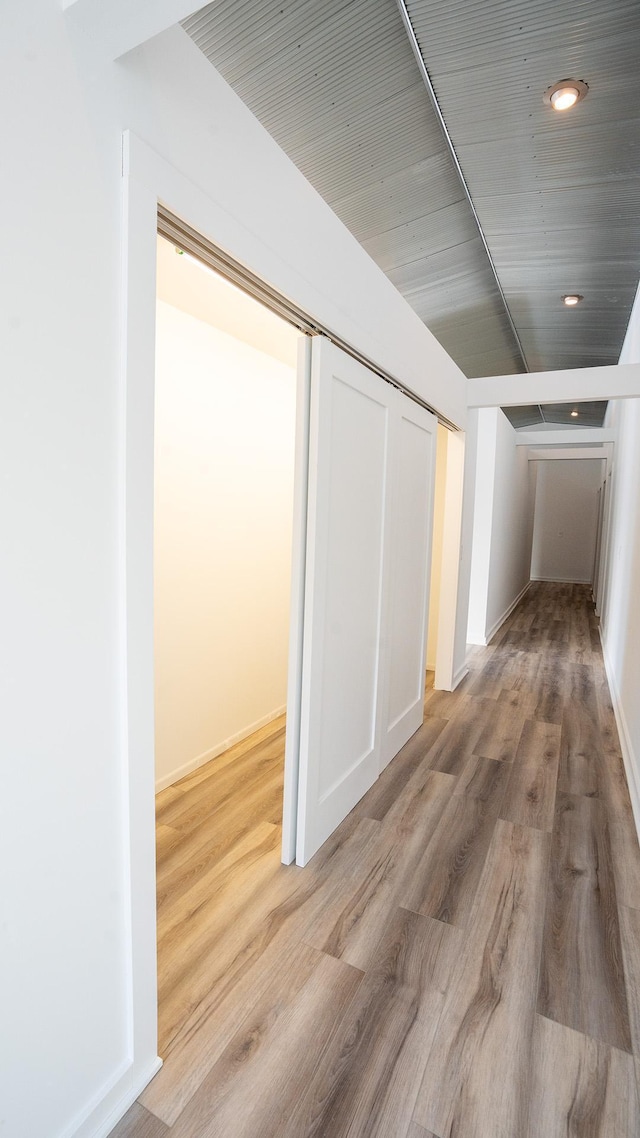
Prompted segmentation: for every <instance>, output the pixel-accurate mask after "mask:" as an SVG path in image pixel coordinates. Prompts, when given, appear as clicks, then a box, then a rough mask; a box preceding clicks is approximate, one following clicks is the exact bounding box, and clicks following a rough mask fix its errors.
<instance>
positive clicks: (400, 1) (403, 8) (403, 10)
mask: <svg viewBox="0 0 640 1138" xmlns="http://www.w3.org/2000/svg"><path fill="white" fill-rule="evenodd" d="M396 4H397V6H398V11H399V12H400V16H401V17H402V22H403V24H404V27H405V30H406V33H407V36H408V37H409V42H410V44H411V48H412V50H413V54H414V56H415V58H416V62H417V64H418V68H419V71H420V75H421V77H422V80H423V82H424V85H425V87H426V89H427V94H428V95H429V98H430V100H431V104H432V106H433V109H434V112H435V114H436V117H437V119H438V122H439V123H440V127H441V129H442V133H443V135H444V139H445V142H446V144H447V148H448V150H449V153H450V155H451V160H452V162H453V164H454V166H455V170H456V173H457V175H458V178H459V179H460V185H461V186H462V189H463V191H464V195H465V197H466V199H467V202H468V203H469V208H470V210H471V213H472V214H473V219H474V221H475V223H476V226H477V228H478V233H479V235H480V240H481V241H482V244H483V246H484V251H485V253H486V255H487V259H488V261H489V265H490V266H491V272H492V273H493V276H494V278H495V282H496V286H497V288H498V292H499V293H500V298H501V300H502V303H503V305H504V310H505V313H506V316H507V320H508V321H509V325H510V328H511V331H512V333H513V337H514V339H515V342H516V344H517V347H518V351H519V353H520V356H521V357H522V362H523V364H524V367H525V371H527V372H528V371H529V364H528V363H527V357H526V355H525V351H524V348H523V346H522V341H521V339H520V336H519V335H518V330H517V328H516V326H515V323H514V321H513V317H512V315H511V311H510V309H509V305H508V303H507V298H506V296H505V294H504V289H503V288H502V284H501V283H500V278H499V276H498V270H497V269H496V266H495V262H494V260H493V257H492V256H491V250H490V249H489V245H488V243H487V239H486V237H485V235H484V230H483V228H482V225H481V223H480V218H479V217H478V213H477V210H476V207H475V205H474V203H473V198H472V197H471V191H470V190H469V186H468V185H467V180H466V178H465V176H464V174H463V172H462V167H461V165H460V162H459V160H458V155H457V153H456V149H455V146H454V144H453V139H452V138H451V135H450V134H449V130H448V128H447V124H446V122H445V120H444V116H443V114H442V111H441V109H440V103H439V102H438V97H437V95H436V92H435V88H434V86H433V83H432V82H431V76H430V75H429V71H428V69H427V65H426V63H425V61H424V58H423V55H422V52H421V50H420V44H419V43H418V37H417V36H416V33H415V31H414V28H413V24H412V23H411V16H410V15H409V9H408V7H407V4H406V0H396Z"/></svg>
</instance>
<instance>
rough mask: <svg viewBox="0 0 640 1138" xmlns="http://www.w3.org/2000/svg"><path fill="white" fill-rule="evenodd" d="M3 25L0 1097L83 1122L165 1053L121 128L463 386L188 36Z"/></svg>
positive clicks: (94, 1128) (329, 299)
mask: <svg viewBox="0 0 640 1138" xmlns="http://www.w3.org/2000/svg"><path fill="white" fill-rule="evenodd" d="M126 18H127V16H126V9H125V10H124V15H123V19H126ZM2 25H3V26H2V33H3V34H2V36H1V37H0V57H1V62H2V66H1V67H0V92H1V95H2V104H3V106H4V107H6V108H10V109H11V113H7V114H4V115H3V119H2V132H3V153H4V154H5V155H11V164H10V169H9V170H8V173H7V176H6V177H5V179H4V181H3V217H4V219H5V221H6V225H5V229H4V232H3V242H2V267H3V272H2V289H3V293H2V297H1V298H0V304H1V311H2V314H3V329H4V336H3V360H2V366H3V372H2V385H1V394H0V398H1V401H2V407H1V409H0V410H1V413H0V424H1V426H0V432H1V435H2V437H1V440H0V464H1V478H2V484H3V486H4V488H5V492H4V494H3V495H2V535H3V558H2V593H1V595H2V602H3V608H4V612H3V617H2V628H3V631H2V642H3V651H4V659H5V662H6V663H5V666H6V673H7V674H6V679H5V689H4V690H5V704H4V707H3V709H2V716H1V717H0V752H1V753H2V756H3V759H4V761H3V764H2V771H3V774H2V778H3V786H2V793H1V795H0V800H1V802H2V809H3V818H2V820H1V823H0V834H1V836H2V843H3V850H2V854H1V858H2V866H3V869H4V872H5V875H6V876H7V877H8V878H9V880H8V881H6V882H5V883H4V884H3V890H2V893H3V938H4V939H3V975H4V976H5V977H10V978H11V982H10V984H9V985H7V986H6V989H5V996H4V1000H3V1007H2V1020H3V1030H2V1037H3V1046H4V1047H5V1048H6V1052H7V1053H6V1054H5V1055H4V1056H3V1057H2V1062H0V1081H1V1083H2V1085H1V1087H0V1099H1V1100H2V1120H3V1127H4V1131H5V1132H6V1134H7V1135H11V1138H34V1136H36V1135H37V1136H38V1138H54V1136H55V1138H70V1136H71V1135H77V1136H81V1135H83V1136H85V1138H86V1136H88V1135H96V1134H98V1133H99V1132H100V1133H104V1132H105V1127H107V1126H108V1125H109V1124H110V1123H113V1122H114V1121H115V1119H116V1117H117V1115H118V1114H119V1113H120V1112H121V1111H122V1110H123V1109H124V1107H125V1105H127V1103H128V1101H130V1100H131V1099H132V1098H133V1097H134V1096H135V1095H136V1093H137V1092H138V1091H139V1090H140V1087H141V1085H142V1084H143V1083H144V1082H145V1081H146V1080H147V1079H148V1078H149V1076H150V1074H151V1072H152V1070H153V1069H154V1062H155V1055H154V1053H153V1052H152V1050H151V1046H150V1045H148V1046H147V1045H145V1047H144V1048H143V1049H142V1050H138V1048H137V1045H136V1044H135V1039H136V1033H135V1023H134V1021H133V1018H132V1008H133V1002H132V980H131V977H132V970H133V969H134V967H135V968H137V969H138V971H141V970H142V971H144V968H145V967H146V962H145V961H142V962H141V963H140V962H138V961H136V960H135V959H134V948H133V945H132V940H131V922H132V907H131V901H130V883H131V877H130V859H131V848H132V844H133V845H135V835H131V834H130V833H129V830H128V790H127V786H128V778H129V767H131V769H132V771H133V773H134V775H135V770H136V764H137V762H138V761H139V756H138V755H137V754H136V753H128V751H127V744H126V740H127V721H128V717H129V716H130V715H131V714H132V712H133V711H134V710H135V709H132V708H130V707H128V706H127V699H126V658H125V617H126V607H125V592H124V582H125V549H126V534H125V528H124V517H125V494H124V486H125V479H124V453H125V450H124V440H125V433H124V428H125V423H124V405H125V392H124V390H123V387H122V381H121V374H122V372H121V346H122V332H123V329H122V324H121V311H122V300H123V283H122V280H121V263H120V253H121V245H122V241H123V231H122V189H123V181H122V168H123V163H122V133H123V131H124V130H126V129H129V130H132V131H133V132H135V134H136V135H137V136H138V137H140V138H142V139H144V140H145V141H146V143H147V144H148V145H149V146H150V147H151V148H153V150H154V151H155V152H157V153H158V154H160V155H162V156H163V158H164V159H165V160H166V161H167V162H169V163H171V164H172V165H173V166H174V167H175V168H177V169H178V170H179V171H181V172H182V173H183V175H184V176H185V178H187V179H188V180H189V182H190V184H191V185H193V186H195V187H201V190H202V196H203V200H206V201H207V203H208V209H209V211H210V215H211V216H212V217H215V219H216V222H215V225H212V226H211V232H210V236H212V237H213V239H214V240H217V241H218V243H219V244H221V245H222V246H223V247H225V248H227V249H228V250H229V252H231V253H232V254H233V255H234V256H236V257H238V258H239V259H240V260H242V261H243V262H245V263H246V264H247V265H248V266H249V267H250V268H252V269H253V270H254V271H255V272H257V273H258V274H259V275H262V276H264V277H265V278H266V279H268V280H270V281H271V283H272V284H274V285H275V286H276V287H278V288H280V289H281V290H282V291H283V292H284V293H285V294H287V295H290V296H292V297H294V298H295V299H296V300H298V302H299V303H301V304H302V305H303V306H304V307H306V308H307V309H308V310H309V311H310V312H311V313H312V314H315V315H317V316H318V318H321V319H323V321H324V322H326V323H327V324H329V325H330V326H332V327H333V328H334V329H335V330H336V332H338V333H339V334H340V335H342V336H343V337H344V338H345V339H347V340H350V341H353V342H355V343H356V344H357V346H359V347H361V349H362V350H364V351H366V352H367V354H369V355H370V356H373V357H374V358H376V357H378V356H379V357H380V360H381V362H382V363H383V364H384V365H385V366H387V367H388V368H389V370H392V371H394V372H395V373H397V374H399V375H401V376H402V377H403V378H405V380H406V381H407V382H408V383H409V384H410V385H412V384H413V385H415V386H416V387H417V388H420V389H421V390H422V391H423V393H424V395H425V398H427V399H428V400H429V401H430V402H431V403H433V404H435V405H436V406H437V407H438V408H439V409H441V410H443V411H444V413H445V414H448V415H449V417H450V418H452V419H454V420H456V421H459V422H461V423H463V422H464V414H465V411H464V403H465V390H464V388H465V385H464V381H463V378H462V376H461V373H460V372H459V370H458V369H457V368H456V367H455V365H454V364H453V363H452V362H451V361H450V360H449V359H448V357H447V356H446V353H444V352H443V350H442V349H441V348H440V347H439V345H438V344H437V343H436V341H435V340H434V338H433V337H432V336H430V334H429V333H428V332H427V331H426V329H425V328H424V326H423V325H422V324H421V322H420V321H419V319H418V318H417V316H415V315H414V314H413V313H412V312H411V310H410V309H409V307H408V306H407V305H406V304H405V303H404V301H403V300H402V299H401V298H400V297H399V295H398V294H397V293H396V292H395V290H394V289H393V288H392V286H391V285H390V283H389V282H388V281H387V280H386V278H385V277H384V276H383V274H382V273H381V272H380V271H379V270H378V269H377V267H376V266H375V265H374V264H373V262H372V261H371V260H370V259H369V258H368V257H367V255H366V254H365V253H364V252H363V250H362V249H361V248H360V247H359V246H358V245H357V243H356V242H355V240H354V239H353V238H352V237H350V235H349V234H348V233H347V231H346V230H345V229H344V227H343V226H342V225H341V224H340V223H339V222H338V221H337V219H336V218H335V217H334V216H333V214H332V213H331V211H330V210H329V209H328V207H327V206H325V205H324V203H323V202H322V201H321V200H320V198H319V197H318V195H317V194H316V193H315V191H314V190H312V188H311V187H310V186H309V185H308V184H307V183H306V182H305V180H304V178H303V177H302V175H301V174H300V173H299V172H298V171H297V170H296V169H295V167H294V166H293V165H292V163H291V162H289V161H288V159H286V158H285V157H284V155H283V154H282V153H281V152H280V151H279V150H278V148H277V146H276V145H275V143H273V142H272V141H271V140H270V139H269V138H268V136H267V135H266V134H265V132H264V131H263V130H262V129H261V128H260V126H259V124H257V122H256V121H255V120H254V119H253V118H252V116H251V115H250V114H249V112H248V111H247V110H246V109H245V108H244V107H243V106H242V104H241V103H240V101H239V100H238V99H237V98H236V97H235V96H234V95H233V93H232V92H231V91H230V90H229V89H228V87H227V86H226V85H225V83H224V82H223V81H222V79H220V78H219V77H218V76H217V75H216V73H215V72H214V71H213V69H212V68H211V67H210V65H209V64H208V63H207V61H206V60H205V59H204V57H203V56H202V55H201V54H200V53H199V52H198V51H197V49H196V48H195V46H194V45H193V44H192V43H191V42H190V41H189V39H188V37H187V36H186V35H185V34H184V33H183V32H182V31H181V30H180V29H178V28H175V29H173V30H171V31H169V32H167V33H164V34H162V35H160V36H158V37H157V38H156V39H154V40H153V41H150V42H149V43H148V44H147V45H146V46H145V47H143V48H141V49H137V50H136V51H134V52H132V53H131V54H130V55H129V56H127V57H126V58H125V59H123V60H120V61H118V62H117V63H113V64H105V63H104V61H103V59H102V58H101V56H100V53H99V52H98V51H97V50H96V49H95V45H94V44H93V43H92V42H91V41H90V40H89V39H86V38H83V36H82V34H81V33H80V32H79V31H78V30H77V29H76V28H75V27H72V26H71V24H70V22H69V20H68V18H67V17H66V16H65V13H64V12H63V10H62V5H61V4H59V3H58V2H57V0H31V2H30V3H29V4H24V3H22V2H21V0H6V2H5V3H4V4H3V11H2ZM168 204H171V203H168ZM187 220H189V218H187ZM151 807H152V800H150V802H149V810H150V809H151ZM145 919H146V920H148V921H150V920H152V915H151V913H150V912H149V913H146V914H145ZM150 975H151V978H152V969H151V971H150ZM150 998H152V993H151V994H150Z"/></svg>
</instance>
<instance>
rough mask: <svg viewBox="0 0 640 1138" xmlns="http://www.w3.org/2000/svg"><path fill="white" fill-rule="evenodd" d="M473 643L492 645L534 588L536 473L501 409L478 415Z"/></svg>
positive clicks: (471, 594)
mask: <svg viewBox="0 0 640 1138" xmlns="http://www.w3.org/2000/svg"><path fill="white" fill-rule="evenodd" d="M477 445H478V449H477V459H476V485H475V509H474V521H473V549H472V554H471V557H472V560H471V582H470V592H469V623H468V633H467V635H468V640H469V642H470V643H471V644H486V643H487V642H488V641H489V640H490V639H491V637H492V636H493V635H494V633H495V632H496V631H497V630H498V628H499V627H500V625H501V624H502V622H503V621H504V620H505V619H506V617H507V616H508V615H509V613H510V612H511V610H512V608H513V607H514V605H515V604H516V602H517V600H518V598H519V597H520V595H521V594H522V592H523V590H524V589H525V588H526V587H527V585H528V583H529V566H530V563H531V540H532V522H533V511H532V494H531V473H530V471H529V463H528V458H527V452H526V448H525V447H519V446H516V432H515V431H514V429H513V427H512V426H511V424H510V422H509V420H508V419H507V417H506V415H504V414H503V412H502V411H501V410H500V409H499V408H498V407H491V408H481V409H480V410H479V412H478V444H477Z"/></svg>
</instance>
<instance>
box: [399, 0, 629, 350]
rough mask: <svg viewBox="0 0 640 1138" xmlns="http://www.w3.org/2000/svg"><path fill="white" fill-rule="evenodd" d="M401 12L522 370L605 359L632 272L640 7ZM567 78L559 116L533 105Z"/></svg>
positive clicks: (463, 4)
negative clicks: (576, 94)
mask: <svg viewBox="0 0 640 1138" xmlns="http://www.w3.org/2000/svg"><path fill="white" fill-rule="evenodd" d="M409 11H410V15H411V20H412V25H413V27H414V30H415V32H416V36H417V38H418V41H419V43H420V46H421V51H422V53H423V56H424V58H425V60H426V63H427V67H428V69H429V73H430V77H431V80H432V82H433V85H434V88H435V91H436V95H437V98H438V102H439V104H440V107H441V110H442V113H443V115H444V118H445V121H446V123H447V127H448V129H449V131H450V134H451V135H452V137H453V140H454V143H455V146H456V152H457V155H458V158H459V161H460V164H461V166H462V170H463V173H464V175H465V178H466V180H467V182H468V185H469V187H470V190H471V194H472V197H473V201H474V204H475V207H476V209H477V211H478V215H479V218H480V222H481V224H482V227H483V230H484V233H485V236H486V238H487V241H488V244H489V248H490V250H491V254H492V257H493V259H494V262H495V264H496V268H497V271H498V275H499V278H500V281H501V284H502V287H503V289H504V291H505V294H506V298H507V302H508V304H509V309H510V311H511V313H512V316H513V319H514V321H515V323H516V327H517V328H518V332H519V334H520V337H521V339H522V342H523V346H524V349H525V352H526V355H527V359H528V362H529V366H530V367H531V368H532V370H538V369H554V368H562V367H578V366H582V365H589V364H599V363H613V362H615V361H616V360H617V358H618V355H619V351H620V348H621V345H622V340H623V338H624V332H625V329H626V325H627V321H628V317H629V312H630V309H631V305H632V302H633V296H634V293H635V289H636V286H637V283H638V277H639V275H640V178H639V177H638V175H639V174H640V67H639V66H638V56H639V49H640V4H638V2H637V0H633V2H630V0H607V3H606V4H603V3H602V2H601V0H576V2H575V3H572V4H571V5H568V6H566V7H564V8H563V7H562V6H561V5H558V4H557V0H526V2H523V0H483V2H482V3H477V2H474V3H471V2H469V0H457V2H456V0H448V2H446V3H442V2H441V0H409ZM564 78H576V79H583V80H585V81H586V82H587V83H588V84H589V94H588V96H587V98H586V99H585V100H584V101H583V102H582V103H580V104H579V105H578V106H577V107H575V108H574V109H573V110H572V111H569V112H566V113H564V114H558V113H557V112H554V111H552V110H551V109H550V108H549V107H548V106H546V105H545V104H544V102H543V98H542V96H543V92H544V91H545V90H546V88H548V87H549V86H550V85H551V84H552V83H554V82H556V81H557V80H561V79H564ZM505 96H508V97H505ZM572 291H574V292H579V293H582V294H583V295H584V297H585V300H584V302H583V303H582V304H581V305H580V306H579V307H578V308H576V309H566V308H564V307H563V306H562V304H561V300H560V298H561V296H562V294H564V293H567V292H572Z"/></svg>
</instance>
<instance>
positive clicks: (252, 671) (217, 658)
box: [154, 301, 297, 789]
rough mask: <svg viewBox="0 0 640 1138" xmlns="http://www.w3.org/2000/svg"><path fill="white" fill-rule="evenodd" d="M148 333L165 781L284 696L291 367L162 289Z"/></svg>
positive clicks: (159, 753)
mask: <svg viewBox="0 0 640 1138" xmlns="http://www.w3.org/2000/svg"><path fill="white" fill-rule="evenodd" d="M290 334H291V339H292V340H293V341H295V339H296V338H297V337H296V335H295V332H294V331H293V329H291V330H290ZM156 343H157V355H156V421H155V431H156V434H155V445H156V469H155V474H156V500H155V555H154V593H155V627H154V642H155V645H154V647H155V686H156V700H155V722H156V786H157V788H158V789H162V788H164V787H165V786H169V785H170V783H172V782H175V781H176V779H178V778H181V777H182V776H183V775H185V774H187V773H188V772H189V771H191V770H193V769H194V768H195V767H197V766H200V765H201V764H202V763H204V762H207V761H208V760H209V759H211V758H213V757H214V755H217V754H220V752H221V751H223V750H225V748H226V747H228V746H230V745H231V743H233V742H236V741H237V740H238V739H240V738H242V737H243V736H245V735H247V734H249V733H250V732H251V731H252V730H256V729H257V728H258V727H260V726H262V724H264V723H266V722H268V720H269V719H272V718H274V717H275V716H276V715H279V714H282V712H283V711H284V708H285V704H286V692H287V663H288V651H287V650H288V635H289V603H290V576H291V527H292V509H293V451H294V438H295V394H296V372H295V368H293V367H291V366H287V364H285V363H282V362H281V361H280V360H276V359H274V358H273V357H272V356H270V355H267V354H266V353H265V352H261V351H258V350H257V349H256V348H253V347H250V346H249V345H248V344H245V343H242V342H241V341H240V340H239V339H237V338H236V337H235V336H230V335H227V334H226V333H224V332H221V331H219V330H218V329H216V328H213V327H211V325H210V324H209V323H204V322H203V321H202V320H198V319H196V318H195V317H193V316H190V315H187V314H186V313H185V312H180V311H179V310H178V309H177V308H173V307H172V306H171V305H169V304H164V303H163V302H162V301H159V302H158V322H157V327H156Z"/></svg>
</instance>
